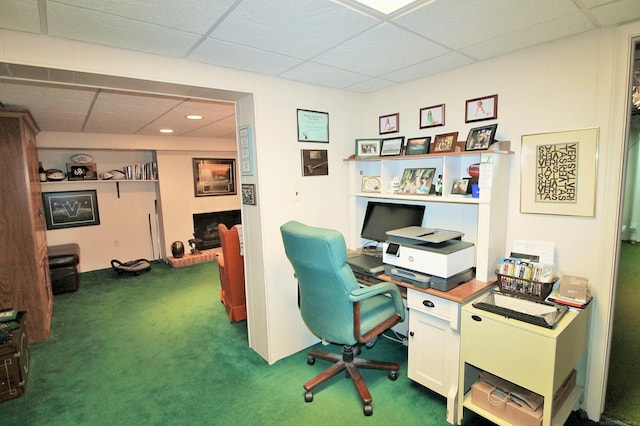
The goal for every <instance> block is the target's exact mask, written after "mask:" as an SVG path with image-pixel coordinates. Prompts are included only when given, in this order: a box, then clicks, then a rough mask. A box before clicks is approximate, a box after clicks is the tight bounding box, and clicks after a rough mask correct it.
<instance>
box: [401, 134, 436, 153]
mask: <svg viewBox="0 0 640 426" xmlns="http://www.w3.org/2000/svg"><path fill="white" fill-rule="evenodd" d="M430 143H431V136H425V137H424V138H411V139H407V145H406V146H405V147H404V155H417V154H427V153H428V152H429V144H430Z"/></svg>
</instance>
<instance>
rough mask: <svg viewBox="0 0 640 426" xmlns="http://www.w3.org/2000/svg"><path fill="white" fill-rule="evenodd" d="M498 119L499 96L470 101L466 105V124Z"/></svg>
mask: <svg viewBox="0 0 640 426" xmlns="http://www.w3.org/2000/svg"><path fill="white" fill-rule="evenodd" d="M494 118H498V95H491V96H485V97H483V98H475V99H469V100H468V101H467V103H466V108H465V116H464V122H465V123H470V122H472V121H482V120H492V119H494Z"/></svg>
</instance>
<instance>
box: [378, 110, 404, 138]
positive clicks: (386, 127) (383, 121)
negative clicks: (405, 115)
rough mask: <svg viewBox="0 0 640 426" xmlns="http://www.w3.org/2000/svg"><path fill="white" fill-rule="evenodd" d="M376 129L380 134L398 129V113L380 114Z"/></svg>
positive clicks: (394, 131)
mask: <svg viewBox="0 0 640 426" xmlns="http://www.w3.org/2000/svg"><path fill="white" fill-rule="evenodd" d="M378 129H379V132H380V134H381V135H384V134H385V133H397V132H399V131H400V113H398V112H397V113H395V114H389V115H382V116H380V118H379V124H378Z"/></svg>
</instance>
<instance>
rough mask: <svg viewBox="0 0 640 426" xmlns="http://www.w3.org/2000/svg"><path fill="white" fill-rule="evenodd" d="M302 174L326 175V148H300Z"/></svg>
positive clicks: (327, 165) (327, 168)
mask: <svg viewBox="0 0 640 426" xmlns="http://www.w3.org/2000/svg"><path fill="white" fill-rule="evenodd" d="M301 154H302V176H326V175H328V174H329V160H327V150H326V149H302V150H301Z"/></svg>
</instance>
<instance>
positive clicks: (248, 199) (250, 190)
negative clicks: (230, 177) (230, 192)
mask: <svg viewBox="0 0 640 426" xmlns="http://www.w3.org/2000/svg"><path fill="white" fill-rule="evenodd" d="M241 188H242V204H248V205H250V206H255V205H256V186H255V184H253V183H243V184H242V187H241Z"/></svg>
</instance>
